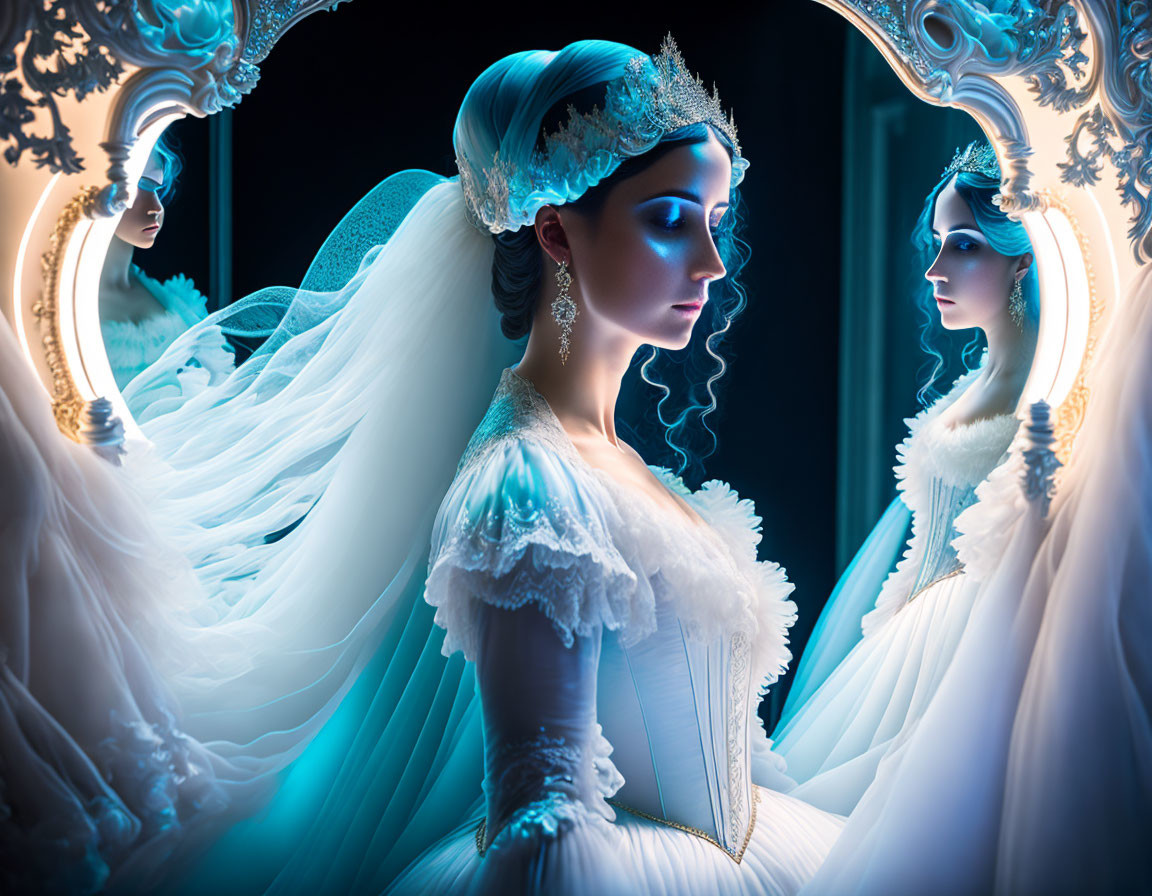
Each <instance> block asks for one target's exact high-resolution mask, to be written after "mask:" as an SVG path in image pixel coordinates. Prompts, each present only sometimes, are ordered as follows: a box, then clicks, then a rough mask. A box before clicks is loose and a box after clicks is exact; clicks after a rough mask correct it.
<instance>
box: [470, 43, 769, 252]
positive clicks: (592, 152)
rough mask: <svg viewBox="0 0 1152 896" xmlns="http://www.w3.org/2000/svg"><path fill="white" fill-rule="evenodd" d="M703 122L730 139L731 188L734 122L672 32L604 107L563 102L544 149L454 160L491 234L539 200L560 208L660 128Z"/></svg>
mask: <svg viewBox="0 0 1152 896" xmlns="http://www.w3.org/2000/svg"><path fill="white" fill-rule="evenodd" d="M698 123H706V124H709V125H711V126H712V127H713V128H715V129H716V130H717V131H718V132H719V133H721V134H723V135H724V137H725V138H726V139H727V140H728V142H729V143H731V144H732V185H733V186H736V185H737V184H738V183H740V181H741V180H742V179H743V177H744V171H745V170H746V169H747V167H748V162H747V161H746V160H745V159H744V158H743V157H742V156H741V155H740V143H739V140H738V139H737V135H736V123H735V121H734V120H733V118H732V116H731V114H729V115H725V114H724V111H723V109H722V108H721V106H720V96H719V94H718V93H717V92H716V89H715V87H713V89H712V91H711V92H709V91H708V90H707V89H705V87H704V84H703V82H702V81H701V80H700V79H699V78H697V77H695V76H693V75H692V74H691V73H690V72H689V71H688V67H687V66H686V65H685V63H684V57H683V56H681V55H680V50H679V48H678V47H677V46H676V42H675V41H674V40H673V39H672V35H668V36H667V37H666V38H664V43H663V44H662V45H661V47H660V53H659V54H658V55H657V56H656V57H654V58H652V59H649V58H648V57H647V56H635V57H633V58H632V59H631V60H629V62H628V63H627V65H626V66H625V69H624V74H623V75H621V76H620V77H619V78H616V79H615V80H613V81H610V82H609V83H608V85H607V88H606V91H605V97H604V105H603V107H602V108H601V107H595V108H593V109H592V110H591V111H590V112H584V113H581V112H579V111H577V110H576V109H575V108H573V107H572V106H569V107H568V121H567V122H566V123H565V124H564V125H562V126H561V127H560V128H559V129H558V130H557V131H556V132H555V133H554V134H549V135H545V137H544V140H543V141H542V142H543V147H542V148H541V149H533V150H532V152H531V155H530V158H528V159H527V160H525V161H523V162H520V163H518V162H517V161H516V160H512V159H505V158H501V157H500V155H499V153H497V154H496V156H495V157H494V158H493V159H492V160H491V161H490V162H488V163H487V164H484V161H485V160H480V159H475V160H473V159H469V158H465V157H463V155H461V156H459V157H457V159H456V165H457V167H458V168H459V170H460V183H461V186H462V188H463V191H464V197H465V201H466V203H467V206H468V211H469V214H470V215H471V216H472V218H473V219H474V221H475V223H477V224H478V225H479V226H480V227H482V228H483V229H485V230H488V231H491V232H492V233H500V232H501V231H504V230H517V229H519V228H520V227H522V226H524V225H525V224H530V223H532V222H533V221H535V219H536V213H537V212H538V211H539V210H540V209H541V208H542V207H543V206H545V205H562V204H564V203H566V202H571V201H572V200H574V199H576V198H578V197H579V196H581V195H583V193H584V192H585V190H587V189H589V188H590V187H593V186H595V185H596V184H597V183H599V182H600V181H601V180H603V179H604V178H606V177H608V176H609V175H610V174H611V173H612V172H613V171H615V170H616V168H617V167H618V166H619V164H620V163H621V162H622V161H624V160H625V159H628V158H632V157H633V156H638V155H641V154H642V153H645V152H647V151H648V150H650V149H651V148H652V147H653V146H655V145H656V144H657V143H658V142H659V141H660V139H661V138H662V137H663V136H664V135H665V134H667V133H670V132H671V131H675V130H677V129H678V128H682V127H686V126H687V125H691V124H698Z"/></svg>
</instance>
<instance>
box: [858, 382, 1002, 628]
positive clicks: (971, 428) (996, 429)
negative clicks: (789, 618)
mask: <svg viewBox="0 0 1152 896" xmlns="http://www.w3.org/2000/svg"><path fill="white" fill-rule="evenodd" d="M980 370H981V368H976V369H975V370H971V371H969V372H968V373H966V374H964V375H963V376H961V377H959V378H958V379H957V380H956V382H955V383H953V385H952V388H951V389H949V390H948V392H947V394H946V395H944V396H943V397H942V398H940V399H939V400H938V401H937V402H936V403H935V404H933V405H931V406H929V407H927V408H925V409H924V410H922V411H920V413H919V414H917V415H916V416H915V417H909V418H906V419H905V421H904V422H905V423H906V424H907V425H908V435H907V436H906V437H905V439H904V441H902V442H901V443H900V444H899V445H897V446H896V460H897V463H896V466H894V467H893V468H892V470H893V472H894V473H895V475H896V489H897V491H898V492H899V493H900V499H901V500H902V501H903V502H904V504H905V505H906V506H907V507H908V509H909V510H911V511H912V528H911V536H910V537H909V539H908V546H907V547H906V548H905V551H904V555H903V557H902V558H901V560H900V561H899V562H898V563H897V564H896V568H895V569H894V570H893V571H892V572H891V573H890V574H889V575H888V578H887V579H885V581H884V585H883V586H882V587H881V589H880V594H879V595H878V596H877V598H876V607H875V609H873V610H872V611H871V612H869V613H867V614H866V615H865V616H864V618H863V619H862V620H861V628H862V629H863V632H864V636H865V637H867V636H869V635H871V634H872V633H873V632H875V631H877V630H878V629H879V628H881V627H882V626H883V625H884V624H885V623H886V622H888V620H890V619H891V618H892V617H893V616H895V615H896V613H897V612H898V611H899V610H900V609H901V608H902V607H903V606H904V605H905V604H906V603H907V602H908V599H909V598H910V597H911V596H912V588H913V586H914V585H915V584H916V578H917V576H918V574H919V571H920V567H921V565H922V564H923V562H924V548H925V538H926V532H925V526H926V525H928V524H929V521H927V520H925V518H924V512H925V510H926V508H928V506H929V505H930V502H931V494H930V492H931V487H932V482H933V480H940V481H943V482H944V483H945V484H947V485H967V486H973V487H975V486H977V485H978V484H979V483H980V482H982V481H983V480H985V479H986V478H988V477H989V475H990V474H989V470H992V469H993V468H996V467H998V466H1000V465H1001V464H1002V461H1003V459H1004V456H1005V452H1004V447H1003V446H1004V445H1006V444H1007V443H1009V442H1010V441H1011V440H1012V438H1013V436H1014V434H1015V433H1016V431H1017V429H1018V428H1019V420H1018V419H1017V418H1016V417H1015V415H1012V414H1002V415H998V416H996V417H988V418H985V419H981V420H975V421H973V422H972V423H967V424H963V425H960V426H956V427H952V428H949V427H945V426H941V425H939V424H938V423H937V421H938V419H939V417H940V415H941V414H942V413H943V412H944V410H945V409H947V408H948V407H950V406H951V405H953V404H954V403H955V402H956V401H957V400H958V399H959V398H960V396H961V395H963V394H964V392H965V391H966V390H967V388H968V387H969V386H970V385H972V383H973V381H975V379H976V378H977V377H978V376H979V375H980ZM977 496H978V503H977V505H975V506H974V507H972V508H969V509H968V510H967V511H966V512H965V514H971V513H972V511H973V510H975V509H976V507H978V506H979V501H980V499H981V498H982V497H983V493H982V492H981V491H980V490H979V489H978V490H977ZM977 518H979V514H977ZM969 553H970V552H969ZM961 562H963V558H962V561H961Z"/></svg>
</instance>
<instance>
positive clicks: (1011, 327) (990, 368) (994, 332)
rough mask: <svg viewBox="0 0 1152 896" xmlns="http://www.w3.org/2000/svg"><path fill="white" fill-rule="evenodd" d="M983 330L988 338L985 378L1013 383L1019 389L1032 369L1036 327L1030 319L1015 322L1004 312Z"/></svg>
mask: <svg viewBox="0 0 1152 896" xmlns="http://www.w3.org/2000/svg"><path fill="white" fill-rule="evenodd" d="M983 331H984V337H985V339H986V340H987V342H988V357H987V358H986V359H985V361H984V371H985V376H986V377H987V379H988V380H989V381H991V380H995V381H997V382H1011V383H1017V384H1018V385H1019V387H1020V389H1021V390H1022V389H1023V388H1024V382H1025V380H1027V379H1028V373H1029V372H1030V371H1031V369H1032V358H1033V357H1034V356H1035V354H1036V341H1037V338H1038V336H1039V328H1038V327H1037V326H1036V324H1035V322H1033V321H1031V320H1028V321H1025V323H1024V325H1023V326H1019V325H1018V324H1017V323H1016V322H1015V321H1014V320H1012V318H1011V317H1010V316H1008V315H1007V314H1006V315H1004V316H1003V317H1002V318H1001V319H999V320H997V321H996V322H995V324H993V325H991V326H987V327H984V328H983Z"/></svg>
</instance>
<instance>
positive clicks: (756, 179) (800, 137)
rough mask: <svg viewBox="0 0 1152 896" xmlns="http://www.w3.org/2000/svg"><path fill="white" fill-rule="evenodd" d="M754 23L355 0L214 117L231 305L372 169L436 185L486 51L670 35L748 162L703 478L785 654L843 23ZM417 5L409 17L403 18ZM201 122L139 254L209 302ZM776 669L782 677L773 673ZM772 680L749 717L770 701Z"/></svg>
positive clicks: (829, 556) (813, 506)
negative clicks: (749, 566)
mask: <svg viewBox="0 0 1152 896" xmlns="http://www.w3.org/2000/svg"><path fill="white" fill-rule="evenodd" d="M760 7H761V8H760V9H759V10H755V9H750V8H748V7H742V8H740V9H738V10H737V9H735V8H733V7H731V6H721V7H717V8H716V9H715V12H714V13H713V14H709V12H708V11H707V10H705V9H702V8H700V7H688V8H687V9H688V10H689V11H690V12H687V13H686V14H683V15H680V14H674V13H672V12H671V11H670V10H669V9H668V7H666V6H665V7H653V8H652V9H651V10H646V9H644V8H642V7H641V8H635V7H630V8H628V9H627V10H626V11H619V12H614V11H612V10H610V9H609V8H607V7H603V8H602V11H601V12H599V13H597V12H596V11H595V10H593V11H592V12H589V13H585V12H583V11H582V12H581V13H580V14H579V15H576V14H575V13H574V11H573V9H572V7H570V6H565V7H562V8H559V7H558V8H555V9H551V8H548V7H546V6H525V5H516V6H506V7H500V8H499V9H501V10H502V12H501V14H500V15H498V16H494V15H493V14H492V12H491V10H492V9H493V7H486V8H485V9H486V10H488V11H487V13H486V14H484V15H483V16H481V15H480V14H479V11H478V10H476V11H473V13H472V15H473V16H474V18H471V19H469V18H467V17H466V15H467V14H460V13H457V12H455V11H453V12H452V13H451V14H449V13H448V12H447V9H446V8H445V7H443V6H441V5H438V4H427V5H425V6H424V7H422V8H421V7H418V6H408V7H406V8H405V10H404V15H403V17H401V16H399V15H395V14H390V13H389V12H388V11H387V10H386V9H385V6H384V5H383V4H380V3H374V2H372V0H355V2H351V3H346V4H344V5H341V6H339V7H337V8H336V9H335V10H334V11H332V12H329V13H319V14H316V15H313V16H311V17H309V18H307V19H305V20H304V21H303V22H301V23H300V24H298V25H297V26H296V27H295V28H293V29H292V30H291V31H289V32H288V33H287V35H285V36H284V38H283V39H282V40H281V41H280V43H279V44H278V45H277V46H276V47H275V49H274V50H273V52H272V53H271V55H270V56H269V58H268V59H267V60H266V61H265V63H263V64H262V65H261V66H260V68H261V77H260V82H259V83H258V84H257V86H256V88H255V90H254V91H253V92H252V93H251V94H250V95H249V96H247V97H245V98H244V99H243V101H242V102H241V103H240V104H239V106H238V107H237V108H236V110H235V112H234V116H233V129H234V130H233V141H232V159H233V165H232V172H233V181H234V192H233V213H232V220H233V227H234V248H233V259H232V265H233V295H232V296H227V297H225V296H210V297H209V300H210V305H209V307H210V308H211V307H214V306H215V305H216V304H224V303H227V302H228V301H230V300H232V299H234V298H237V297H240V296H243V295H246V294H247V293H249V292H252V291H254V290H256V289H259V288H261V287H263V286H268V285H272V284H287V285H295V284H298V283H299V282H300V279H301V278H302V277H303V275H304V272H305V270H306V269H307V267H308V264H309V262H310V260H311V258H312V256H313V254H314V253H315V252H316V251H317V249H319V247H320V245H321V243H322V242H323V240H324V238H325V237H326V236H327V234H328V233H329V232H330V231H331V230H332V228H333V227H334V226H335V225H336V223H337V222H338V221H339V220H340V218H341V217H342V216H343V215H344V213H345V212H347V211H348V209H350V208H351V207H352V206H353V205H354V204H355V203H356V201H357V200H358V199H359V198H360V197H361V196H363V195H364V194H365V193H366V192H368V190H370V189H371V188H372V187H373V186H375V185H376V184H377V183H378V182H379V181H380V180H382V179H383V178H384V177H386V176H387V175H388V174H390V173H393V172H396V171H399V170H403V169H405V168H428V169H431V170H433V171H437V172H439V173H443V174H453V173H455V172H454V162H453V154H452V144H451V134H452V127H453V124H454V122H455V117H456V112H457V109H458V107H459V104H460V102H461V100H462V99H463V97H464V93H465V91H466V90H467V88H468V86H469V84H470V83H471V82H472V80H473V79H474V78H475V77H476V76H477V75H478V74H480V72H481V71H483V70H484V69H485V68H486V67H487V66H488V65H490V64H491V63H492V62H494V61H495V60H496V59H498V58H500V57H501V56H504V55H506V54H508V53H511V52H515V51H518V50H524V49H533V48H548V49H558V48H560V47H561V46H563V45H564V44H567V43H570V42H571V41H573V40H577V39H581V38H588V37H596V38H603V39H610V40H616V41H620V42H623V43H627V44H630V45H632V46H635V47H637V48H638V49H642V50H644V51H646V52H650V53H655V52H656V51H657V50H658V49H659V45H660V42H661V40H662V39H663V37H664V35H665V34H667V33H669V32H671V33H672V34H673V35H674V37H675V38H676V40H677V42H678V43H679V45H680V49H681V51H682V52H683V54H684V57H685V59H686V61H687V63H688V65H689V67H690V68H691V69H692V70H693V71H695V72H697V73H698V74H699V75H700V76H701V77H702V78H703V79H704V81H705V83H706V84H709V85H710V84H711V83H712V82H715V83H716V84H717V85H718V87H719V89H720V95H721V99H722V101H723V103H724V106H725V107H726V108H731V109H732V110H733V111H734V113H735V116H736V122H737V126H738V128H739V133H740V141H741V144H742V147H743V153H744V155H745V157H746V158H747V159H749V160H750V162H751V168H750V169H749V171H748V175H747V177H746V179H745V181H744V184H743V186H742V187H741V192H742V195H743V198H744V200H745V214H746V220H747V231H746V233H745V239H746V240H747V241H748V242H749V243H750V244H751V246H752V259H751V261H750V263H749V265H748V267H747V268H746V269H745V272H744V275H743V278H742V279H743V282H744V284H745V286H746V288H747V291H748V297H749V303H748V309H747V311H746V312H745V314H744V315H743V317H742V318H741V319H740V320H739V321H738V322H737V324H736V326H735V328H734V335H733V336H732V338H731V340H730V341H729V342H728V345H727V349H726V351H725V355H726V357H727V359H728V360H729V361H730V362H731V364H730V367H729V369H728V372H727V374H726V375H725V383H726V391H725V392H723V393H722V400H721V406H720V411H719V413H718V414H717V415H714V416H713V417H711V418H710V420H711V421H713V428H714V429H715V430H716V431H717V434H718V436H719V448H718V450H717V452H716V453H715V454H714V455H713V456H712V457H710V458H709V459H708V461H707V464H706V468H707V476H706V477H705V478H709V477H716V478H720V479H724V480H726V481H728V482H730V483H731V485H732V486H733V488H735V489H736V490H737V491H738V492H739V493H740V494H741V495H742V496H744V497H748V498H751V499H753V500H754V501H755V503H756V507H757V510H758V512H759V513H760V514H761V516H763V518H764V540H763V543H762V545H761V558H762V559H772V560H776V561H778V562H779V563H780V564H781V565H783V566H785V567H786V568H787V570H788V574H789V577H790V578H791V580H792V581H793V582H795V583H796V592H795V594H794V595H793V597H794V598H795V600H796V602H797V604H798V605H799V608H800V619H799V621H798V622H797V624H796V626H795V627H794V629H793V637H792V642H793V650H794V653H795V654H796V657H797V658H798V657H799V654H800V648H801V647H802V646H803V644H804V641H805V639H806V638H807V633H808V631H809V630H810V629H811V626H812V624H813V623H814V621H815V618H816V616H817V615H818V613H819V611H820V608H821V607H822V605H823V603H824V601H825V600H826V598H827V596H828V594H829V592H830V591H831V588H832V586H833V584H834V581H835V575H836V573H837V570H836V569H835V544H834V539H835V514H836V443H837V431H836V426H837V412H836V409H837V375H838V369H837V358H838V351H839V342H838V321H839V313H840V264H841V261H840V259H841V240H840V235H841V170H842V165H843V158H842V155H843V124H842V120H843V109H842V104H843V100H842V95H843V93H842V88H843V81H844V76H845V71H844V47H845V41H846V39H847V26H846V25H845V23H844V22H843V20H842V19H841V18H840V17H839V16H837V15H835V14H833V13H832V12H830V11H829V10H827V9H825V8H823V7H821V6H819V5H817V4H816V3H815V2H800V0H789V2H783V0H775V2H770V3H766V4H761V5H760ZM422 10H423V11H422ZM208 127H209V126H208V123H207V122H206V121H203V120H195V119H193V120H186V121H183V122H178V123H177V124H176V125H174V126H173V127H172V128H171V129H170V130H171V132H172V134H173V135H174V136H175V137H176V139H177V141H178V143H179V144H180V149H181V154H182V155H183V156H184V158H185V171H184V172H183V174H182V175H181V177H180V179H179V182H178V192H177V194H176V196H175V197H174V198H173V199H172V200H171V201H170V202H169V205H168V215H167V220H166V222H165V229H164V232H163V234H162V236H161V238H160V239H159V240H158V241H157V245H156V247H155V248H153V249H151V250H149V251H148V253H147V254H146V255H145V254H143V253H140V254H139V255H138V257H137V260H138V262H140V263H141V264H142V265H143V266H144V267H145V269H146V270H148V272H149V273H150V274H152V275H153V276H162V277H166V276H169V275H171V274H173V273H176V272H178V271H181V272H184V273H186V274H188V275H189V276H191V277H192V278H193V279H194V280H195V281H196V283H197V284H198V285H200V286H201V288H202V289H204V290H205V291H207V288H208V287H207V284H208V276H209V262H208V241H207V232H208V221H209V218H208V200H207V196H208V163H207V159H208ZM794 666H795V663H794V664H793V667H794ZM784 693H785V687H784V686H783V685H782V686H780V687H777V688H774V689H773V700H772V704H771V705H770V706H766V707H765V711H766V714H770V713H773V712H775V711H776V709H778V707H779V706H780V705H781V702H780V701H781V700H782V697H783V695H784Z"/></svg>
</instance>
